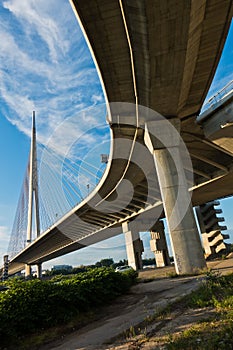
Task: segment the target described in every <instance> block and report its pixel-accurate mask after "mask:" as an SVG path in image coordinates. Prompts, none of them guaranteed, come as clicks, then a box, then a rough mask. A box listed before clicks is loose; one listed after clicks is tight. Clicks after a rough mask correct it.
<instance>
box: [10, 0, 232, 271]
mask: <svg viewBox="0 0 233 350" xmlns="http://www.w3.org/2000/svg"><path fill="white" fill-rule="evenodd" d="M72 2H73V4H74V8H76V10H77V12H78V14H79V16H80V20H81V22H82V25H83V28H84V31H85V33H86V35H87V37H88V40H89V43H90V45H91V47H92V50H93V53H94V56H95V60H96V61H97V64H98V67H99V71H100V74H101V80H102V83H103V86H104V88H105V91H106V96H107V99H108V101H109V102H114V101H120V102H131V103H136V102H138V103H139V104H141V105H144V106H146V107H150V108H151V109H153V110H155V111H157V112H159V113H161V114H162V115H164V116H165V117H171V116H172V117H178V118H180V119H181V120H182V123H181V135H182V137H183V139H184V141H185V143H186V146H187V148H188V150H189V152H190V155H191V159H192V164H193V169H194V170H193V172H194V186H191V187H193V197H192V200H193V205H197V204H202V203H205V202H207V201H209V200H212V199H216V198H221V197H224V196H228V195H232V194H233V188H232V180H233V173H232V154H230V153H229V152H227V151H226V150H223V149H221V148H220V147H217V146H216V145H215V144H214V143H213V142H210V141H209V140H208V139H206V138H205V136H204V134H203V131H202V130H201V128H200V126H198V125H197V124H196V121H195V116H196V115H197V114H198V112H199V111H200V108H201V106H202V103H203V101H204V99H205V97H206V94H207V91H208V89H209V86H210V84H211V81H212V79H213V75H214V73H215V70H216V67H217V64H218V61H219V58H220V56H221V52H222V48H223V45H224V42H225V39H226V36H227V32H228V28H229V25H230V21H231V17H232V8H233V6H232V1H231V0H224V1H223V0H216V1H207V0H203V1H191V0H175V1H169V0H163V1H160V0H155V1H154V0H153V1H152V0H135V1H130V0H125V1H123V2H122V8H121V7H120V3H121V2H120V1H115V0H108V1H105V0H104V1H103V0H88V1H84V0H73V1H72ZM124 16H125V20H126V22H125V23H124ZM125 24H126V27H127V28H126V27H125ZM126 31H128V33H126ZM130 48H132V51H131V52H130ZM134 77H135V80H134V79H133V78H134ZM136 96H137V99H136ZM112 130H113V142H114V144H115V143H116V142H117V139H118V138H119V137H122V138H125V139H127V140H128V141H130V140H131V142H132V140H133V137H134V132H135V130H134V128H133V127H130V126H129V127H128V128H127V127H126V126H119V125H112ZM137 142H138V144H142V145H143V131H140V132H139V133H138V136H137ZM129 144H130V142H129ZM129 147H130V146H129ZM144 148H145V147H144ZM117 149H118V148H117V147H115V148H114V147H113V159H112V162H111V166H110V168H109V173H108V175H107V176H106V178H105V181H104V182H103V183H102V185H101V187H99V188H98V189H97V190H96V191H95V192H94V193H93V195H92V196H91V197H90V198H89V199H88V202H87V201H84V202H82V203H80V204H79V205H77V207H75V208H74V209H73V210H72V211H71V212H70V213H68V214H67V215H65V217H64V218H63V219H62V220H61V221H60V222H58V223H55V224H54V226H53V227H52V228H51V229H50V230H49V231H48V232H46V233H44V234H43V235H42V236H41V237H39V238H38V239H37V240H36V241H35V242H33V243H32V244H31V245H30V246H28V247H26V248H25V249H24V251H23V252H21V253H19V254H18V255H17V256H16V257H15V258H14V259H13V260H12V262H11V265H10V266H12V268H13V266H14V264H19V263H21V264H22V263H29V264H33V263H36V262H43V261H46V260H49V259H51V258H54V257H58V256H60V255H63V254H64V253H68V252H71V251H74V250H76V249H79V248H82V247H84V246H86V245H90V244H93V243H95V242H96V241H100V240H101V239H106V238H107V237H111V236H113V235H114V234H119V233H120V232H121V229H120V227H121V223H122V222H123V221H125V220H133V218H135V217H136V216H137V215H138V214H139V213H141V212H142V211H145V212H147V213H150V210H152V208H153V207H154V208H159V207H161V201H160V192H159V186H158V181H157V176H156V171H155V168H154V162H153V159H152V156H151V155H150V154H149V152H148V154H147V155H146V157H148V159H149V158H150V160H148V161H145V164H150V168H149V169H147V172H146V173H143V171H141V168H140V166H137V160H136V158H135V161H133V159H131V162H130V163H129V165H127V164H128V163H127V160H126V159H125V158H124V157H120V156H119V157H118V155H117ZM125 152H126V154H127V152H128V154H129V149H127V147H126V150H125ZM135 154H136V152H135ZM135 157H136V155H135ZM125 169H127V170H126V171H125ZM190 171H191V169H186V172H187V173H189V172H190ZM123 179H124V180H128V181H129V182H130V183H131V184H132V188H133V193H131V192H132V191H131V192H130V190H131V189H132V188H131V187H130V186H129V189H128V190H126V189H125V188H124V187H123V190H122V189H121V191H118V190H119V188H120V187H119V186H118V184H119V183H120V184H122V180H123ZM148 179H149V182H148ZM148 183H150V191H148ZM151 188H153V190H151ZM101 198H104V199H105V201H104V203H106V202H107V204H108V205H107V209H108V210H106V207H105V208H104V206H103V203H102V202H101ZM153 210H154V209H153ZM156 215H158V213H154V212H153V214H152V211H151V216H154V217H155V216H156ZM160 216H163V210H162V209H161V208H160ZM157 217H158V216H157ZM148 229H149V224H148ZM10 269H11V267H10Z"/></svg>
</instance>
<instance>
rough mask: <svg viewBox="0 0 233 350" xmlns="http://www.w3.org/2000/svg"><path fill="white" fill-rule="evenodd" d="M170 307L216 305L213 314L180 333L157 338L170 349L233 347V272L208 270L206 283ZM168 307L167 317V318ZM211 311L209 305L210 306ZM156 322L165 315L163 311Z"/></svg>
mask: <svg viewBox="0 0 233 350" xmlns="http://www.w3.org/2000/svg"><path fill="white" fill-rule="evenodd" d="M169 307H170V311H176V310H183V311H182V312H185V310H187V309H195V308H208V307H212V308H213V310H214V311H213V315H212V316H211V317H210V318H209V319H208V320H205V321H200V322H198V323H196V324H194V325H193V326H191V327H190V328H188V329H186V330H184V331H183V332H181V333H179V334H172V333H171V334H169V335H167V336H164V337H162V338H157V337H156V338H155V339H154V340H156V341H157V342H158V344H161V342H162V343H163V346H164V347H163V348H164V349H168V350H176V349H179V350H182V349H183V350H186V349H188V350H203V349H205V350H219V349H223V350H229V349H233V274H229V275H226V276H220V275H219V274H218V273H213V272H212V271H208V272H207V274H206V280H205V281H204V282H203V284H202V286H201V287H200V288H199V289H198V290H197V291H194V292H192V293H191V294H190V295H188V296H186V297H184V298H183V299H182V300H181V301H180V302H178V303H175V304H172V305H170V306H169ZM166 312H167V311H166V310H164V317H165V318H166ZM207 312H208V309H207ZM155 316H156V317H153V322H155V321H156V320H159V319H161V312H160V313H159V314H158V315H155Z"/></svg>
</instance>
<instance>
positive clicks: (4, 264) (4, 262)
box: [2, 255, 9, 281]
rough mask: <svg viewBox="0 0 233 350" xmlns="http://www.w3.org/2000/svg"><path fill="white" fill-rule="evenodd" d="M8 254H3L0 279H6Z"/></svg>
mask: <svg viewBox="0 0 233 350" xmlns="http://www.w3.org/2000/svg"><path fill="white" fill-rule="evenodd" d="M8 258H9V256H8V255H4V256H3V272H2V280H3V281H5V280H7V279H8V265H9V259H8Z"/></svg>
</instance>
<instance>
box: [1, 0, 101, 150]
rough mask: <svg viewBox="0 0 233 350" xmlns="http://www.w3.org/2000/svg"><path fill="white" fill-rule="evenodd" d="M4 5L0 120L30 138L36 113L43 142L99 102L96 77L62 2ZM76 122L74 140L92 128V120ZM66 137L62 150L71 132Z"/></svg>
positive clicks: (13, 1) (72, 18) (8, 1)
mask: <svg viewBox="0 0 233 350" xmlns="http://www.w3.org/2000/svg"><path fill="white" fill-rule="evenodd" d="M3 6H4V8H5V9H7V10H9V13H8V17H7V18H8V20H5V21H2V22H1V23H0V36H1V38H2V45H1V47H0V57H1V60H0V77H1V79H0V91H1V97H2V100H3V101H4V104H3V105H4V106H3V107H2V110H3V115H4V116H5V117H6V118H7V119H8V120H9V121H10V122H11V123H12V124H14V125H16V126H17V127H18V128H19V130H21V131H22V132H23V133H25V134H27V135H30V128H31V115H32V111H33V110H35V111H36V122H37V130H38V139H39V141H40V142H42V143H46V141H47V140H48V138H49V137H50V135H52V134H53V132H54V129H55V128H56V127H57V126H58V125H59V124H61V123H62V121H63V120H64V119H65V118H67V117H70V116H73V115H75V114H76V113H77V112H79V111H80V110H82V109H84V108H86V107H87V106H89V105H90V104H96V103H99V102H100V101H102V100H103V98H102V97H101V95H102V93H101V88H100V84H99V82H98V77H97V73H96V70H95V68H94V66H93V62H92V59H91V57H90V53H89V51H88V49H87V46H86V44H85V41H84V38H83V36H82V33H81V30H80V29H79V27H78V23H77V20H76V18H75V16H74V14H73V12H72V9H71V6H70V4H69V3H68V2H67V1H65V0H50V1H47V0H40V1H39V2H38V1H35V0H31V1H18V0H6V1H4V2H3ZM61 8H62V11H61ZM12 16H13V17H12ZM12 23H13V26H12ZM80 118H81V119H80V120H79V132H77V129H76V132H77V137H78V136H79V134H80V133H82V132H83V126H85V125H86V126H90V125H94V124H95V123H96V119H95V117H93V116H87V115H85V118H83V117H82V116H80ZM102 118H103V119H102V120H104V119H105V116H103V117H102ZM97 124H98V123H97ZM63 131H64V130H63ZM65 132H66V138H65V137H64V135H63V137H62V139H59V145H60V147H61V148H62V143H61V141H62V142H64V140H65V139H67V140H69V138H70V137H72V135H73V133H74V130H73V129H71V128H68V127H67V128H66V130H65ZM69 133H70V135H69ZM65 142H67V141H65Z"/></svg>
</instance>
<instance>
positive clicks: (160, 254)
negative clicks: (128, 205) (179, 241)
mask: <svg viewBox="0 0 233 350" xmlns="http://www.w3.org/2000/svg"><path fill="white" fill-rule="evenodd" d="M150 235H151V240H150V248H151V251H152V252H154V254H155V262H156V267H164V266H168V265H170V259H169V254H168V248H167V242H166V237H165V230H164V223H163V221H162V220H159V221H157V222H156V224H155V225H154V226H153V227H152V228H151V230H150Z"/></svg>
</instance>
